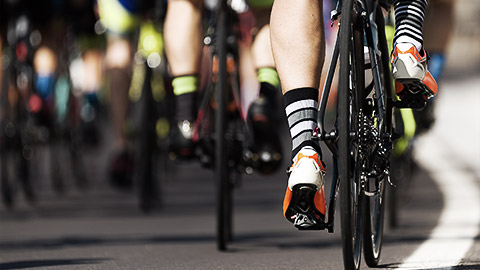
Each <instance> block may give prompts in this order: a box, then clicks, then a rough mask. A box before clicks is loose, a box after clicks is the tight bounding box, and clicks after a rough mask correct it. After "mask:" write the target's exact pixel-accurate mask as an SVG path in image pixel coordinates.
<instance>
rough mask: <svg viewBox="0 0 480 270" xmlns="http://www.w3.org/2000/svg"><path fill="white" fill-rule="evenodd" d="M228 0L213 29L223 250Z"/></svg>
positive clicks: (228, 226) (222, 244)
mask: <svg viewBox="0 0 480 270" xmlns="http://www.w3.org/2000/svg"><path fill="white" fill-rule="evenodd" d="M226 5H227V3H226V1H224V0H220V1H219V8H218V14H217V16H218V17H217V29H216V49H217V51H216V54H217V58H218V76H217V82H216V84H215V98H216V104H217V108H216V111H215V161H214V174H215V183H216V193H217V194H216V197H217V200H216V204H217V230H216V233H217V237H216V242H217V248H218V249H219V250H222V251H224V250H226V249H227V243H228V242H229V241H230V240H231V238H232V213H231V209H232V190H231V186H230V183H229V182H230V181H229V174H230V173H229V167H228V153H227V149H226V145H227V143H226V138H225V131H226V128H227V127H226V114H227V85H228V80H227V76H228V73H227V12H226V10H227V6H226Z"/></svg>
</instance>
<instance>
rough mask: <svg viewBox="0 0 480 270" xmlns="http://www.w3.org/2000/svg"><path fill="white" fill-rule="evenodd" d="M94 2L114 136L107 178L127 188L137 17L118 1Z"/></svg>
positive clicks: (130, 182)
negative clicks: (102, 33) (103, 35)
mask: <svg viewBox="0 0 480 270" xmlns="http://www.w3.org/2000/svg"><path fill="white" fill-rule="evenodd" d="M127 2H129V1H127ZM97 3H98V10H99V14H100V18H101V20H102V23H103V24H104V25H105V27H106V28H107V48H106V53H105V68H106V75H107V78H108V85H109V88H110V94H109V96H110V110H111V117H112V123H113V129H114V130H113V131H114V136H115V141H114V151H115V153H114V156H113V159H112V161H111V164H110V168H109V170H110V172H109V173H110V181H111V182H112V184H114V185H116V186H118V187H122V188H126V187H130V186H131V184H132V174H133V157H132V153H130V149H129V148H130V145H129V140H128V136H127V132H126V122H127V116H128V109H129V98H128V90H129V88H130V83H131V75H132V68H131V67H132V65H131V63H132V58H133V46H132V40H131V37H132V33H133V31H134V30H135V29H136V28H137V27H138V22H139V20H138V18H137V16H136V15H135V14H134V13H132V11H131V10H129V9H127V8H126V6H124V5H123V3H122V2H121V1H118V0H99V1H98V2H97Z"/></svg>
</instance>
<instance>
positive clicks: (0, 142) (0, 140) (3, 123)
mask: <svg viewBox="0 0 480 270" xmlns="http://www.w3.org/2000/svg"><path fill="white" fill-rule="evenodd" d="M10 74H11V72H10V66H9V68H7V69H6V70H4V72H3V82H2V88H1V89H0V90H1V97H0V98H1V100H0V102H1V103H0V104H1V107H0V109H1V111H0V117H1V119H0V178H1V189H2V201H3V204H4V205H5V206H6V207H7V208H12V207H13V204H14V195H13V189H12V185H11V183H10V180H9V178H10V177H9V175H8V162H7V161H8V160H11V159H10V158H9V155H8V152H9V149H8V145H9V143H7V140H8V137H7V135H6V134H7V130H6V128H7V122H9V119H8V113H9V101H8V85H9V76H10Z"/></svg>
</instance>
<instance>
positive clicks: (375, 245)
mask: <svg viewBox="0 0 480 270" xmlns="http://www.w3.org/2000/svg"><path fill="white" fill-rule="evenodd" d="M375 22H376V24H377V29H378V35H377V38H378V40H374V42H378V48H379V50H380V51H381V52H382V53H381V57H380V58H379V59H378V71H379V72H378V73H379V75H380V78H379V79H380V85H381V88H382V91H383V97H384V98H385V99H386V100H384V104H387V108H386V111H385V112H383V115H385V118H386V119H384V120H385V121H384V123H385V124H384V125H383V127H382V126H377V127H376V128H383V130H378V132H377V134H378V136H379V138H378V141H380V142H382V141H383V139H382V135H383V134H391V127H392V121H393V120H392V114H393V112H392V108H391V107H389V105H388V104H389V102H386V101H387V100H388V98H390V94H391V88H390V85H391V80H390V69H389V59H388V54H387V52H388V46H387V42H386V37H385V22H384V19H383V14H382V12H381V9H380V7H377V10H376V14H375ZM373 108H374V110H373V114H372V121H371V123H379V122H381V121H380V119H379V118H378V117H379V115H382V113H381V112H378V110H379V107H378V106H374V107H373ZM384 145H385V143H384ZM384 158H385V159H387V160H386V162H385V164H387V165H386V166H387V167H386V169H387V170H388V166H389V165H388V164H389V159H390V157H389V156H386V157H384ZM382 167H385V165H383V166H382ZM384 169H385V168H382V170H384ZM386 177H387V176H385V175H384V174H383V173H382V175H380V176H377V177H374V178H372V179H369V181H368V185H366V189H367V191H369V192H370V194H372V195H371V196H368V197H367V198H366V199H365V219H364V221H365V223H364V257H365V262H366V263H367V265H368V266H370V267H375V266H377V265H378V262H379V260H380V254H381V250H382V241H383V223H384V215H385V202H386V201H385V190H386Z"/></svg>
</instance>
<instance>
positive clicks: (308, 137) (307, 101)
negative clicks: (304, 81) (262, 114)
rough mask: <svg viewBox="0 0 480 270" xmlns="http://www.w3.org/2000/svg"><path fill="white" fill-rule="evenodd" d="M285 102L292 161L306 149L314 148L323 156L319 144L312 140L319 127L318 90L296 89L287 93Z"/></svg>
mask: <svg viewBox="0 0 480 270" xmlns="http://www.w3.org/2000/svg"><path fill="white" fill-rule="evenodd" d="M283 100H284V102H285V113H286V115H287V119H288V126H289V128H290V135H291V136H292V159H293V158H294V157H295V155H297V153H298V152H299V151H300V150H301V149H302V148H304V147H310V148H313V149H314V150H315V151H317V153H318V154H320V155H321V153H322V151H321V149H320V145H319V142H318V141H313V140H312V132H313V130H314V129H315V128H316V127H317V115H318V102H317V100H318V89H315V88H298V89H294V90H291V91H288V92H286V93H285V94H284V95H283Z"/></svg>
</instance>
